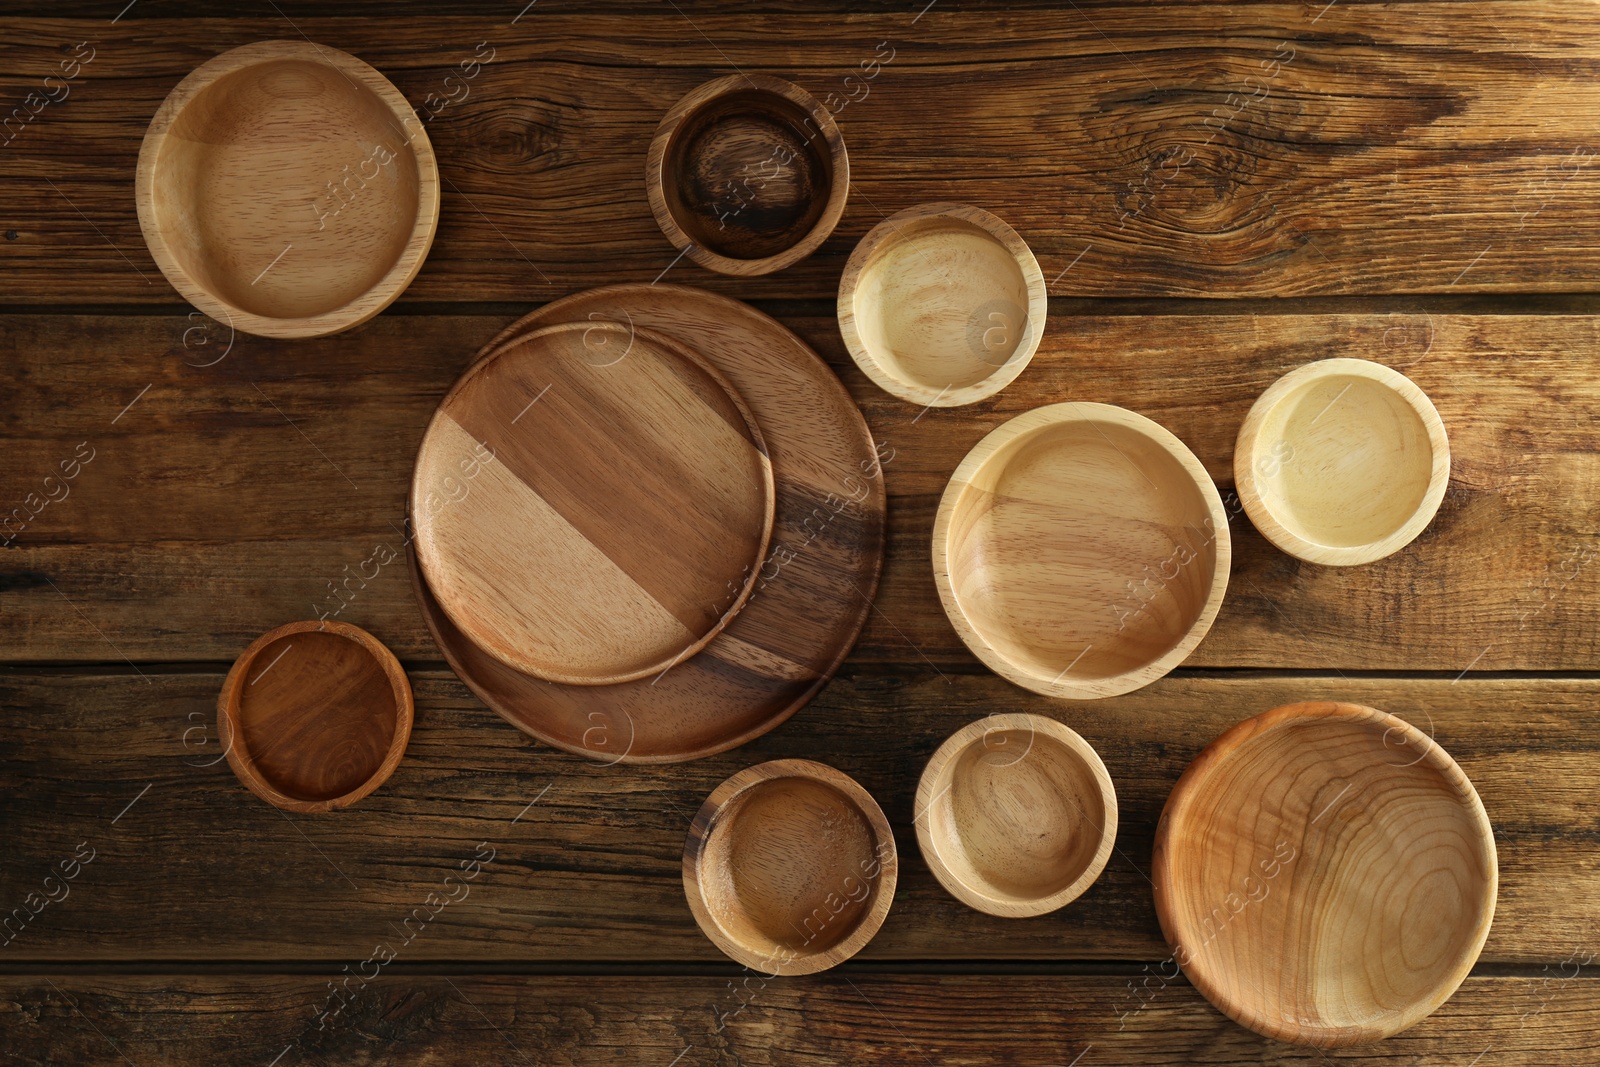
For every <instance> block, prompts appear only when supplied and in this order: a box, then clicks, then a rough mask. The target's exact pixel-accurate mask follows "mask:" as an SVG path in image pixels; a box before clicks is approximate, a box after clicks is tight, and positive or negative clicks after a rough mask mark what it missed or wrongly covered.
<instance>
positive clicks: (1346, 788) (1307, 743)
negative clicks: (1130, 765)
mask: <svg viewBox="0 0 1600 1067" xmlns="http://www.w3.org/2000/svg"><path fill="white" fill-rule="evenodd" d="M1153 878H1154V881H1155V899H1156V911H1157V913H1158V914H1159V916H1160V918H1161V929H1162V932H1163V933H1164V934H1165V935H1166V938H1167V942H1168V943H1169V944H1170V945H1171V946H1172V949H1173V958H1174V960H1175V961H1176V962H1177V963H1178V965H1179V966H1180V967H1182V968H1183V970H1184V973H1185V974H1187V975H1188V977H1189V980H1190V981H1192V982H1193V983H1194V985H1195V988H1197V989H1199V990H1200V992H1202V993H1204V994H1205V995H1206V997H1207V998H1208V999H1209V1000H1210V1001H1211V1002H1212V1003H1213V1004H1215V1005H1216V1006H1217V1007H1218V1008H1220V1009H1221V1010H1222V1011H1223V1012H1224V1013H1225V1014H1226V1015H1228V1016H1229V1017H1230V1018H1232V1019H1234V1020H1235V1021H1237V1022H1239V1023H1241V1024H1243V1025H1244V1026H1247V1027H1249V1028H1250V1029H1251V1030H1254V1031H1256V1032H1257V1033H1260V1034H1265V1035H1266V1036H1268V1037H1272V1038H1276V1039H1278V1040H1280V1041H1292V1042H1296V1043H1299V1044H1307V1045H1318V1046H1323V1047H1331V1046H1335V1045H1352V1044H1360V1043H1363V1042H1368V1041H1376V1040H1379V1039H1380V1038H1384V1037H1388V1036H1389V1035H1391V1034H1395V1033H1398V1032H1399V1031H1401V1030H1404V1029H1405V1028H1406V1027H1408V1026H1411V1025H1413V1024H1414V1023H1416V1022H1418V1021H1420V1020H1421V1019H1423V1018H1424V1017H1425V1016H1427V1015H1428V1014H1429V1013H1430V1012H1432V1011H1433V1010H1434V1009H1435V1008H1437V1007H1439V1005H1441V1004H1443V1003H1444V1002H1445V1001H1446V1000H1447V999H1449V997H1450V995H1451V994H1452V993H1454V992H1455V990H1456V987H1457V986H1459V985H1460V984H1461V980H1462V979H1463V978H1465V977H1466V976H1467V972H1468V971H1470V970H1471V969H1472V964H1473V962H1474V961H1475V960H1476V959H1477V958H1478V953H1479V952H1480V951H1481V950H1482V949H1483V943H1484V940H1485V939H1486V938H1487V937H1488V936H1489V924H1490V922H1491V920H1492V919H1493V918H1494V905H1495V893H1496V889H1497V886H1498V881H1499V875H1498V866H1497V864H1496V859H1495V847H1494V829H1493V827H1491V826H1490V825H1489V817H1488V815H1487V814H1486V813H1485V812H1484V810H1483V803H1482V802H1481V801H1480V800H1479V799H1478V794H1477V792H1476V791H1475V790H1474V789H1473V788H1472V783H1471V782H1469V781H1468V780H1467V776H1466V775H1465V774H1463V773H1462V771H1461V768H1460V767H1458V766H1457V765H1456V762H1455V761H1454V760H1453V759H1451V758H1450V757H1449V755H1448V754H1446V753H1445V751H1444V749H1442V748H1440V747H1439V746H1438V745H1437V744H1435V743H1434V741H1433V740H1432V739H1431V738H1430V737H1428V736H1427V735H1425V734H1423V733H1421V732H1420V731H1418V730H1417V729H1415V728H1414V727H1412V726H1411V725H1410V724H1409V723H1406V722H1405V721H1403V720H1401V719H1399V718H1396V717H1395V716H1393V715H1387V714H1385V713H1383V712H1381V711H1376V710H1374V709H1372V708H1367V707H1362V706H1360V705H1357V704H1339V703H1333V702H1325V703H1308V704H1291V705H1289V706H1287V707H1282V708H1275V709H1274V710H1272V711H1269V712H1266V713H1265V714H1263V715H1258V716H1256V717H1255V718H1253V719H1247V720H1246V721H1244V722H1242V723H1240V724H1239V725H1237V726H1235V727H1233V728H1232V729H1231V730H1229V731H1228V732H1227V733H1225V734H1223V735H1222V736H1221V737H1219V738H1218V739H1217V740H1216V741H1214V742H1212V743H1211V745H1210V746H1209V747H1208V748H1206V750H1205V751H1204V752H1202V753H1201V754H1200V755H1199V757H1198V758H1196V759H1195V761H1194V762H1193V763H1192V764H1190V765H1189V768H1188V770H1186V771H1184V773H1183V777H1182V778H1180V779H1179V780H1178V784H1177V787H1176V788H1174V789H1173V791H1172V796H1171V797H1169V798H1168V800H1167V805H1166V808H1165V810H1163V811H1162V813H1161V822H1160V824H1159V825H1158V827H1157V829H1156V845H1155V869H1154V871H1153Z"/></svg>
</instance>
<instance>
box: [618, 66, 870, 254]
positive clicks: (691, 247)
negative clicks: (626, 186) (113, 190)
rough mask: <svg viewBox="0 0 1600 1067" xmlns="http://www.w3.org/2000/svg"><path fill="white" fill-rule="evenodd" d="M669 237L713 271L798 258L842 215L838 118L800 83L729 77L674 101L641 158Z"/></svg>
mask: <svg viewBox="0 0 1600 1067" xmlns="http://www.w3.org/2000/svg"><path fill="white" fill-rule="evenodd" d="M645 190H646V194H647V195H648V196H649V199H650V210H651V211H653V212H654V213H655V216H656V222H657V223H658V224H659V225H660V226H661V232H662V233H664V234H666V235H667V240H669V241H671V242H672V244H673V246H674V247H675V248H677V249H678V250H679V251H681V252H684V253H685V254H687V255H688V257H689V258H690V259H692V260H694V261H695V262H696V263H698V264H700V265H701V266H702V267H706V268H708V269H710V270H714V271H718V272H720V273H722V274H736V275H743V276H746V277H749V276H754V275H758V274H771V273H772V272H773V271H776V270H782V269H783V268H784V267H787V266H790V265H791V264H794V263H798V262H799V261H800V260H802V259H804V258H805V257H807V256H809V255H810V254H811V253H812V252H815V251H816V250H817V246H818V245H820V244H822V242H823V241H825V240H827V239H828V235H829V234H831V233H832V232H833V228H834V227H835V226H836V225H838V223H839V218H840V216H842V215H843V214H844V204H845V198H846V197H847V195H848V194H849V191H850V159H849V156H848V155H847V154H846V152H845V148H844V135H843V134H841V133H840V132H839V126H838V124H837V123H835V122H834V121H833V115H832V113H830V112H829V111H828V109H827V108H825V107H823V106H822V105H821V104H820V103H818V102H817V101H816V99H815V98H814V97H812V95H811V94H810V93H808V92H806V91H805V90H804V89H802V88H800V87H799V86H798V85H795V84H793V83H791V82H787V81H784V80H783V79H782V78H774V77H771V76H769V75H765V74H748V75H747V74H731V75H728V76H727V77H725V78H717V79H716V80H715V81H710V82H707V83H706V84H704V85H702V86H700V87H699V88H698V89H695V90H694V91H693V92H691V93H689V95H687V96H685V97H684V98H683V99H682V100H679V101H678V102H677V103H676V104H674V105H673V106H672V109H671V110H670V111H668V112H667V114H666V117H665V118H663V119H662V120H661V125H660V127H659V128H657V130H656V135H655V139H654V140H652V141H651V142H650V154H649V156H648V157H647V159H646V162H645Z"/></svg>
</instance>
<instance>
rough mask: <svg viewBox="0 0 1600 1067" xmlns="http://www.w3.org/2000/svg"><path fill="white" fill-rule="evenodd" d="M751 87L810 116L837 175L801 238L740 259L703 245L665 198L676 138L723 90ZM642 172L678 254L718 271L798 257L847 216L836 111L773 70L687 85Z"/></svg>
mask: <svg viewBox="0 0 1600 1067" xmlns="http://www.w3.org/2000/svg"><path fill="white" fill-rule="evenodd" d="M750 90H754V91H755V92H756V94H758V95H759V94H765V95H768V96H777V97H780V98H781V99H783V100H785V101H787V102H788V103H790V104H792V105H794V106H796V107H798V108H799V109H800V110H801V111H803V112H805V113H806V114H807V115H809V116H810V118H811V121H812V122H813V123H814V124H815V125H816V128H817V130H818V131H819V132H820V133H821V135H822V139H823V143H824V144H825V145H826V146H827V149H828V156H829V160H830V162H831V166H832V168H833V180H832V182H831V183H830V184H829V186H828V198H827V200H826V201H824V203H823V208H822V214H821V215H819V216H818V217H817V221H816V222H815V223H813V224H812V226H811V229H809V230H807V231H806V232H805V234H804V235H803V236H802V237H801V238H800V239H799V240H798V241H796V242H795V243H794V244H792V245H790V246H789V247H788V248H785V249H784V250H783V251H781V252H775V253H773V254H772V255H770V256H762V257H759V258H757V259H739V258H737V257H734V256H725V255H722V254H720V253H718V252H713V251H711V250H710V249H708V248H705V247H703V246H702V245H700V244H699V243H698V242H696V241H695V240H694V239H693V238H691V237H690V236H689V234H688V231H686V230H685V229H684V228H683V227H682V226H681V225H680V224H679V222H678V220H677V217H676V216H674V215H673V213H672V208H671V207H670V205H669V203H668V200H667V191H666V180H667V176H666V161H667V155H668V153H669V151H670V149H671V147H672V143H673V141H674V140H675V139H676V138H677V136H678V133H679V131H680V130H682V129H683V127H684V125H685V124H686V123H687V122H688V120H689V118H690V117H691V116H693V115H694V114H695V112H697V111H700V110H701V109H702V108H704V107H706V106H708V105H710V104H712V103H713V102H715V101H716V100H717V99H719V98H721V97H723V96H732V95H734V94H735V93H738V92H748V91H750ZM644 176H645V182H644V184H645V195H646V198H647V199H648V200H649V202H650V212H651V214H653V215H654V216H655V219H656V225H658V226H660V227H661V232H662V233H663V234H665V235H666V238H667V240H668V241H670V242H671V243H672V246H673V247H674V248H676V249H677V250H678V252H679V253H680V255H687V256H688V257H689V258H690V259H691V260H693V261H694V262H696V263H698V264H700V266H702V267H705V268H706V269H707V270H713V271H716V272H717V273H718V274H729V275H734V276H737V277H746V278H754V277H758V276H760V275H763V274H771V273H773V272H774V271H779V270H782V269H784V268H785V267H789V266H792V265H794V264H796V263H798V262H800V261H801V260H802V259H805V258H806V257H807V256H809V255H811V253H813V252H815V251H816V250H817V248H818V247H820V246H821V244H822V242H823V241H826V240H827V239H828V238H829V237H830V236H832V234H833V230H834V227H836V226H838V224H839V220H840V219H841V218H843V217H844V208H845V201H846V200H848V199H849V196H850V154H849V152H848V151H847V150H846V149H845V144H844V134H843V133H842V132H841V131H840V129H839V124H838V123H837V122H835V121H834V118H833V112H831V111H829V110H828V109H827V108H826V107H824V106H823V105H822V104H821V103H820V102H819V101H818V100H817V98H816V97H814V96H812V95H811V94H810V93H808V92H806V91H805V90H804V89H802V88H800V86H798V85H796V84H795V83H794V82H791V81H788V80H787V79H784V78H779V77H775V76H773V75H771V74H743V73H739V74H725V75H723V76H721V77H719V78H713V79H712V80H710V81H708V82H704V83H702V84H701V85H699V86H697V87H695V88H694V89H691V90H689V92H688V93H686V94H684V95H683V96H682V97H680V98H679V99H678V101H677V103H675V104H673V105H672V107H670V108H668V109H667V113H666V115H664V116H663V117H662V119H661V122H660V124H659V125H657V127H656V132H655V136H654V137H652V138H651V140H650V149H649V151H648V152H647V153H646V155H645V167H644Z"/></svg>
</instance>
